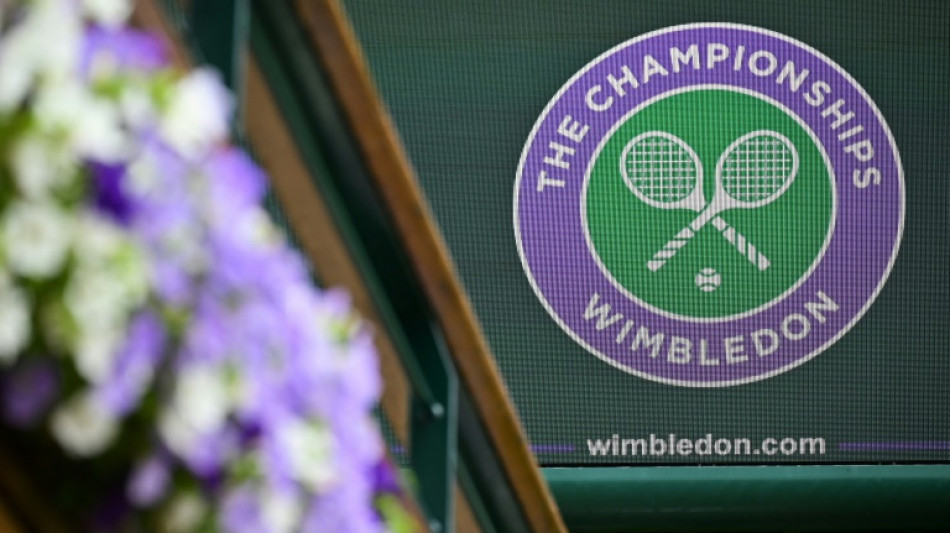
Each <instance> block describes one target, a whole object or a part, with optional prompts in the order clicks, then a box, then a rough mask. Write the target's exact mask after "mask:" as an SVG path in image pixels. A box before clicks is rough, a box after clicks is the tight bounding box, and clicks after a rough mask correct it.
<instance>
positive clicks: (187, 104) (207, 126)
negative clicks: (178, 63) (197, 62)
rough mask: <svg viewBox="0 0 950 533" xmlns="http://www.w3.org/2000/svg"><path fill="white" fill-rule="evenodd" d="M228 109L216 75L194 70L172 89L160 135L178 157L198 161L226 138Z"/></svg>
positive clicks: (228, 98) (228, 99)
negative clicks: (177, 152)
mask: <svg viewBox="0 0 950 533" xmlns="http://www.w3.org/2000/svg"><path fill="white" fill-rule="evenodd" d="M231 108H232V100H231V95H230V94H229V93H228V91H227V89H226V88H225V87H224V85H222V84H221V80H220V77H219V76H218V75H217V73H215V72H213V71H210V70H206V69H199V70H195V71H193V72H191V74H189V75H188V76H186V77H185V78H183V79H182V80H181V81H179V82H178V85H177V86H176V87H175V89H174V92H173V93H172V97H171V102H170V103H169V106H168V108H167V109H166V110H165V113H164V114H163V116H162V120H161V123H160V132H161V134H162V136H163V137H164V138H165V141H166V142H168V144H170V145H171V146H172V147H173V148H175V149H176V150H178V151H179V152H180V153H181V154H182V155H184V156H185V157H188V158H192V159H195V158H198V157H200V156H201V155H203V154H204V153H206V152H207V151H208V150H209V149H210V148H211V147H212V146H214V145H215V144H216V143H218V142H220V141H222V140H224V138H225V137H226V136H227V134H228V119H229V118H230V114H231Z"/></svg>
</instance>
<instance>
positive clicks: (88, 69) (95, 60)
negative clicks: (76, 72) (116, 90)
mask: <svg viewBox="0 0 950 533" xmlns="http://www.w3.org/2000/svg"><path fill="white" fill-rule="evenodd" d="M100 65H105V66H107V67H112V68H117V69H119V70H134V71H139V72H152V71H154V70H157V69H160V68H163V67H165V66H166V65H168V54H167V52H166V50H165V46H164V44H163V43H162V41H161V40H160V39H158V38H157V37H156V36H154V35H150V34H148V33H144V32H140V31H135V30H130V29H119V30H113V29H107V28H101V27H92V28H90V29H89V30H88V31H87V32H86V38H85V42H84V43H83V51H82V59H81V63H80V69H81V72H82V73H83V75H84V76H87V77H88V76H90V75H93V76H94V75H95V70H96V69H97V68H101V67H100Z"/></svg>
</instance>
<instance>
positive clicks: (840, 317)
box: [515, 23, 904, 386]
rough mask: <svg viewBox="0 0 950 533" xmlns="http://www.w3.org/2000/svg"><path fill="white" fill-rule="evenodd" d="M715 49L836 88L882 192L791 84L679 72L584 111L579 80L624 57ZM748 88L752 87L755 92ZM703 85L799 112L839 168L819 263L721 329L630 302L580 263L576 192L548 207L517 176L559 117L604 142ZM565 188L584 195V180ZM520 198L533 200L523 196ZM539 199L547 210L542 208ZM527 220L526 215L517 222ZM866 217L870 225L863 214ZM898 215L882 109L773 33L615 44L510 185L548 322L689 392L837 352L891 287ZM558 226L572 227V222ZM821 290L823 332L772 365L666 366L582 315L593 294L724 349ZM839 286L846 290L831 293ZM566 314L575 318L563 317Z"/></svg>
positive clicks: (672, 35)
mask: <svg viewBox="0 0 950 533" xmlns="http://www.w3.org/2000/svg"><path fill="white" fill-rule="evenodd" d="M711 42H718V43H723V44H726V45H727V46H729V47H730V50H735V49H736V47H737V46H738V45H740V44H742V45H746V46H747V48H750V50H749V52H750V53H751V51H752V50H751V46H755V47H756V49H766V50H769V51H771V52H773V53H774V54H775V55H776V56H777V57H778V58H779V65H782V64H784V60H786V59H792V60H794V61H795V63H796V66H798V67H799V69H801V68H808V69H809V71H810V75H809V80H811V81H813V80H817V79H821V80H824V81H826V82H828V83H829V85H831V87H832V93H831V94H832V96H833V97H835V98H844V99H845V101H846V102H847V105H848V106H849V107H848V108H849V109H850V110H853V111H854V112H855V115H856V117H857V118H858V122H860V123H861V124H863V125H864V126H865V128H866V130H867V134H868V137H869V138H870V139H871V141H872V143H873V144H874V146H875V147H876V154H875V158H879V159H876V161H875V163H876V166H878V167H879V168H881V169H882V174H883V177H882V182H881V185H880V186H878V187H875V190H876V191H877V194H875V195H870V194H862V193H866V192H867V190H859V189H856V188H854V187H852V186H851V185H850V179H851V172H850V170H851V166H850V165H849V160H848V157H850V156H848V155H847V154H846V153H844V151H843V146H844V145H843V144H842V143H838V142H837V140H836V139H835V138H834V136H833V134H832V133H831V131H830V130H828V129H827V128H824V127H822V126H823V119H822V118H821V117H820V115H819V111H820V108H814V107H810V106H808V105H807V103H806V102H805V101H804V100H803V99H802V98H801V95H802V94H803V93H802V92H798V93H791V92H788V90H787V87H786V86H784V85H778V84H776V83H774V81H772V80H771V79H769V78H754V77H751V76H750V75H749V74H748V73H747V72H744V71H742V72H739V73H736V72H735V71H733V70H732V69H723V68H720V69H717V70H712V71H709V70H705V69H700V70H699V71H692V70H683V71H682V72H680V73H678V74H675V75H671V76H669V77H659V76H658V77H655V78H653V79H651V80H650V83H649V84H646V85H641V86H640V88H639V89H638V92H637V94H636V95H633V94H628V96H627V97H626V99H625V100H623V99H618V100H617V101H616V102H615V105H614V106H613V107H612V108H611V109H610V110H608V111H605V112H603V113H602V114H595V113H594V112H593V111H591V110H589V109H587V108H586V107H585V106H584V105H583V103H582V102H583V93H584V92H585V91H586V89H587V88H588V87H589V84H585V83H583V82H584V81H585V80H586V79H588V78H593V79H594V80H595V82H601V81H602V80H604V78H605V76H606V74H607V73H617V72H618V71H619V65H620V64H626V63H629V64H634V65H635V64H636V63H637V62H628V61H627V60H626V59H627V58H628V57H632V58H635V59H639V58H640V57H641V56H642V55H644V54H647V53H649V54H651V55H653V56H654V57H664V56H665V55H666V54H664V52H666V53H668V51H669V48H670V47H672V46H678V47H680V49H681V50H685V49H686V47H687V46H689V45H690V44H698V45H699V46H700V47H701V49H705V46H706V45H707V44H709V43H711ZM750 80H751V81H753V82H755V83H752V84H750V83H749V81H750ZM806 83H807V82H806ZM706 84H719V85H727V86H734V87H740V88H745V89H750V90H753V91H756V92H759V93H761V94H763V95H765V96H767V97H769V98H771V99H773V100H776V101H779V102H781V103H782V104H783V105H785V106H786V107H788V108H789V109H791V110H792V111H793V112H794V113H796V114H797V115H798V116H799V117H800V118H801V119H802V120H803V121H804V122H805V123H806V124H808V125H809V127H811V129H812V130H813V131H815V133H816V134H817V135H818V137H819V138H820V139H821V141H822V144H823V145H824V146H825V149H826V151H827V152H828V155H829V158H830V160H831V161H832V165H833V167H834V168H835V173H836V176H837V180H838V198H839V208H838V209H839V211H838V216H837V218H838V227H837V228H836V230H835V235H834V236H833V237H832V240H831V242H830V243H829V247H828V250H827V253H826V255H825V258H824V260H823V261H822V262H821V264H819V265H818V267H817V268H816V269H815V271H814V272H813V273H812V274H811V276H810V277H809V278H808V279H807V280H806V281H805V282H804V283H803V284H802V285H801V286H800V287H799V289H798V290H797V291H795V292H794V293H792V294H790V295H788V296H787V297H786V299H785V301H783V302H781V303H780V304H779V305H775V306H773V307H771V308H770V309H767V310H765V311H762V312H760V313H758V314H755V315H752V316H748V317H744V318H740V319H737V320H735V321H733V322H730V323H717V324H697V323H686V322H684V321H682V320H677V319H673V318H668V317H663V316H660V315H655V314H653V313H651V312H649V311H648V310H646V309H644V308H642V307H640V306H638V305H637V304H635V303H634V302H631V301H630V300H628V299H627V298H626V297H625V296H623V295H622V294H620V293H619V291H617V289H616V288H614V287H613V286H612V285H611V284H610V282H609V280H607V279H606V278H605V277H604V276H603V275H602V274H601V273H600V271H599V269H598V267H597V266H596V262H595V261H594V260H593V259H592V258H591V257H590V255H589V254H588V253H586V250H585V253H584V254H579V252H580V251H581V250H580V249H579V248H578V243H584V242H585V241H584V238H583V235H582V233H583V230H582V227H581V223H580V216H579V209H580V205H579V204H580V203H579V202H578V201H573V199H574V198H575V194H573V192H572V194H562V195H559V197H560V198H559V200H556V201H553V202H552V201H551V198H552V196H553V195H549V196H546V197H545V196H544V195H542V194H530V192H531V191H533V189H532V187H531V185H533V181H529V180H523V179H522V178H523V177H524V176H530V177H533V176H535V175H536V174H537V172H538V171H539V170H540V167H541V159H542V158H543V156H544V155H545V152H544V150H543V148H544V147H546V143H541V142H538V139H549V138H553V136H554V135H555V131H556V128H557V126H558V124H559V123H560V120H561V119H562V118H563V116H564V115H565V114H569V115H571V116H572V117H573V118H574V119H575V120H579V121H581V122H582V123H586V124H589V125H590V126H591V131H590V133H588V138H587V139H599V137H600V136H601V135H602V134H603V133H604V132H606V131H608V130H609V129H610V127H611V126H612V125H613V124H614V123H615V122H616V121H617V120H619V117H622V116H623V115H624V114H625V113H626V112H627V111H628V110H629V109H632V108H633V107H635V106H636V105H638V103H639V102H642V101H645V100H648V99H650V98H653V97H655V96H657V95H660V94H663V93H666V92H669V91H671V90H675V89H677V88H681V87H687V86H692V85H706ZM617 103H619V104H620V105H616V104H617ZM822 107H823V106H822ZM597 144H599V141H598V140H585V142H584V143H582V144H580V145H577V153H575V154H574V156H573V160H574V161H578V162H584V161H587V160H588V159H589V158H590V156H591V154H592V152H593V150H594V149H595V147H596V145H597ZM882 147H889V148H890V150H886V149H884V150H882ZM575 168H579V169H581V168H583V169H586V164H585V165H581V164H578V165H577V166H576V167H575ZM581 172H583V170H581ZM569 182H570V185H569V186H571V185H573V188H574V189H576V192H577V196H578V197H579V194H580V190H581V184H582V183H583V179H582V178H580V179H575V180H573V181H572V180H569ZM522 189H524V190H525V192H528V194H521V192H522ZM895 197H899V199H900V202H899V204H900V205H899V208H898V209H894V205H893V203H894V198H895ZM545 201H546V202H548V204H549V205H545V204H543V203H542V202H545ZM570 204H573V206H572V205H570ZM552 205H553V207H552ZM525 213H527V214H528V215H525V216H522V215H523V214H525ZM867 213H873V214H874V215H875V216H873V217H867V216H864V215H867ZM538 214H541V215H542V216H538ZM545 214H547V216H544V215H545ZM903 214H904V185H903V171H902V167H901V164H900V159H899V154H898V152H897V148H896V145H895V143H894V140H893V136H892V135H891V133H890V131H889V129H888V128H887V125H886V123H885V122H884V120H883V117H882V116H881V114H880V112H879V110H878V109H877V107H876V106H875V105H874V103H873V101H871V99H870V98H869V97H868V96H867V94H866V93H865V92H864V90H863V89H862V88H861V87H860V86H859V85H858V84H857V82H856V81H855V80H854V79H853V78H851V77H850V76H849V75H848V74H847V73H846V72H844V71H843V70H842V69H841V68H840V67H839V66H838V65H836V64H835V63H834V62H833V61H831V60H830V59H828V58H827V57H825V56H824V55H822V54H821V53H819V52H817V51H815V50H814V49H812V48H810V47H808V46H807V45H804V44H803V43H800V42H798V41H795V40H793V39H791V38H789V37H786V36H784V35H780V34H777V33H774V32H770V31H768V30H763V29H760V28H754V27H750V26H741V25H736V24H715V23H714V24H694V25H686V26H676V27H671V28H665V29H662V30H658V31H656V32H652V33H649V34H646V35H644V36H640V37H637V38H634V39H632V40H630V41H627V42H625V43H622V44H620V45H618V46H617V47H614V48H613V49H611V50H609V51H607V52H606V53H604V54H602V55H601V56H600V57H598V58H597V59H595V60H594V61H592V62H590V63H589V64H588V65H587V66H586V67H585V68H584V69H582V70H581V71H580V72H579V73H578V74H576V75H575V76H574V77H573V78H572V79H571V80H570V81H568V83H567V84H565V85H564V87H562V89H561V90H560V91H559V92H558V94H557V95H556V96H555V97H554V99H552V101H551V102H550V103H549V104H548V106H547V107H546V108H545V110H544V112H543V113H542V115H541V117H540V118H539V119H538V122H537V123H536V124H535V127H534V129H533V130H532V133H531V136H530V138H529V141H528V143H527V144H526V147H525V150H524V152H523V154H522V159H521V163H520V164H519V170H518V179H517V182H516V186H515V234H516V239H517V241H518V248H519V253H520V254H521V259H522V265H523V266H524V268H525V272H526V273H527V275H528V276H529V279H530V280H531V282H532V286H533V288H534V289H535V292H536V293H537V295H538V297H539V298H540V299H541V301H542V302H543V303H544V305H545V308H546V309H547V310H548V312H549V313H550V314H551V315H552V317H554V318H555V320H556V321H557V322H558V324H559V325H560V326H561V327H562V328H563V329H564V330H565V331H566V332H567V333H568V334H569V335H570V336H571V337H572V338H574V339H575V340H576V341H577V342H579V343H580V344H581V345H582V346H584V347H585V348H586V349H587V350H588V351H591V352H592V353H594V354H595V355H597V356H598V357H601V358H602V359H604V360H605V361H607V362H610V363H611V364H614V366H618V367H619V368H621V369H623V370H625V371H628V372H630V373H633V374H636V375H640V376H641V377H645V378H648V379H653V380H656V381H661V382H665V383H671V384H677V385H685V386H723V385H733V384H738V383H745V382H750V381H755V380H759V379H763V378H765V377H769V376H771V375H774V374H777V373H780V372H783V371H785V370H788V369H790V368H792V367H794V366H797V365H798V364H801V363H803V362H804V361H806V360H808V359H810V358H811V357H814V356H815V355H817V354H818V353H820V352H821V351H823V350H824V349H826V348H827V347H828V346H830V345H831V344H832V343H834V342H835V341H836V340H837V339H838V338H840V337H841V336H842V335H843V334H844V333H846V332H847V330H848V329H850V327H851V326H852V325H853V324H854V323H855V322H856V321H857V320H858V319H859V318H860V317H861V315H863V313H864V312H865V311H866V310H867V307H868V306H869V305H870V303H871V302H872V301H873V299H874V298H875V297H876V296H877V293H878V292H879V291H880V289H881V288H882V286H883V284H884V282H885V281H886V278H887V275H888V274H889V273H890V270H891V267H892V266H893V262H894V259H895V258H896V254H897V250H898V247H899V243H900V238H901V234H902V231H903ZM564 220H574V221H577V223H576V224H573V225H567V224H564ZM578 232H580V239H578ZM585 248H586V246H585ZM571 254H574V255H571ZM565 258H570V259H565ZM856 258H860V259H861V260H863V261H864V265H863V266H862V268H857V269H855V268H847V267H848V266H849V263H852V262H853V261H854V260H855V259H856ZM828 287H834V288H835V290H834V291H832V292H833V294H831V295H832V297H833V298H834V299H835V300H836V301H837V302H838V303H839V305H840V306H841V310H840V311H839V312H838V313H834V314H833V315H830V316H829V317H828V322H826V323H825V324H822V325H821V331H820V332H819V331H818V330H817V329H816V330H814V331H813V332H812V334H810V335H809V336H808V337H806V338H805V339H803V340H801V341H797V342H794V343H791V344H790V341H786V342H785V343H783V345H784V346H785V347H789V346H790V347H791V349H787V350H785V349H783V350H781V351H780V352H777V353H775V354H773V355H772V356H769V357H768V358H750V360H749V361H748V362H746V363H743V364H739V365H730V366H724V365H722V364H720V366H718V367H704V368H700V367H698V366H697V365H684V366H677V365H673V364H670V363H667V362H665V361H664V359H663V358H661V357H658V358H657V359H652V358H648V357H644V356H643V355H641V354H638V353H634V352H631V351H629V350H628V349H627V348H626V347H624V346H618V345H616V344H614V343H613V341H612V336H611V335H609V334H606V335H605V334H603V333H600V334H599V335H598V332H596V331H594V330H593V328H592V327H591V325H590V323H585V322H584V321H583V320H582V319H581V318H580V317H581V315H582V313H583V310H584V308H586V305H587V303H588V301H589V299H590V295H591V294H592V293H593V292H597V293H598V294H600V295H601V296H602V297H603V298H604V299H605V301H608V302H610V303H611V305H612V306H613V307H614V308H615V309H616V310H617V311H620V312H622V313H623V314H624V316H625V317H628V318H631V319H633V320H634V321H635V323H638V324H644V325H647V326H648V327H651V331H652V330H654V329H655V330H657V331H664V332H666V333H667V334H668V335H670V334H673V335H680V336H684V337H688V338H696V337H700V336H701V337H702V338H706V339H708V340H709V342H710V344H711V345H715V344H719V345H721V342H722V340H723V339H724V338H725V337H728V336H732V335H735V334H736V333H737V332H740V331H746V332H751V331H753V330H754V329H758V327H772V328H773V329H775V328H776V327H777V325H778V323H779V322H780V321H781V318H783V316H784V315H786V314H787V313H788V312H789V311H788V308H789V307H792V308H795V309H801V308H802V307H803V304H804V301H806V300H808V299H810V298H813V297H814V294H815V292H816V291H817V290H825V292H829V290H830V289H829V288H828ZM845 287H846V288H847V292H840V291H839V290H838V289H839V288H845ZM562 316H567V317H573V318H568V319H566V320H565V319H562Z"/></svg>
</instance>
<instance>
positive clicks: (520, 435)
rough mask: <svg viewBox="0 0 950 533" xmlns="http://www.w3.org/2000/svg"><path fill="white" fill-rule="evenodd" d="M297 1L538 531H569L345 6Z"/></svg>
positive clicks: (464, 377)
mask: <svg viewBox="0 0 950 533" xmlns="http://www.w3.org/2000/svg"><path fill="white" fill-rule="evenodd" d="M295 7H296V10H297V15H298V17H299V19H300V20H301V22H302V24H303V26H304V28H305V30H306V31H307V33H308V37H309V39H310V41H311V43H312V44H313V48H314V49H315V51H316V53H317V56H318V58H319V59H320V61H321V62H322V64H323V67H324V69H325V71H326V72H327V75H328V77H329V79H330V84H331V86H332V87H333V90H334V92H335V93H336V96H337V98H338V101H339V102H340V104H341V106H342V109H343V111H344V114H345V116H346V117H347V119H348V121H349V125H350V127H351V129H352V131H353V133H354V136H355V137H356V139H357V142H358V144H359V146H360V149H361V151H362V154H363V157H364V159H365V161H366V162H367V164H368V167H369V170H370V174H371V175H372V177H373V179H374V181H375V185H376V188H377V189H378V190H379V191H380V193H381V195H382V198H383V200H384V202H385V204H386V207H387V209H388V210H389V214H390V215H391V217H392V219H393V222H394V224H395V227H396V230H397V232H398V234H399V236H400V238H401V240H402V244H403V246H404V247H405V249H406V250H407V252H408V255H409V258H410V261H411V263H412V265H413V268H414V269H415V272H416V275H417V276H418V278H419V279H420V282H421V283H422V286H423V289H424V291H425V293H426V296H427V298H428V299H429V303H430V304H431V305H432V307H433V309H434V311H435V313H436V315H437V318H438V320H439V322H440V325H441V327H442V331H443V333H444V334H445V337H446V341H447V343H448V345H449V349H450V351H451V353H452V357H453V359H454V361H455V365H456V367H457V369H458V372H459V375H460V376H461V378H462V381H463V383H465V385H466V386H467V388H468V390H469V392H470V394H471V395H472V397H473V399H474V401H475V404H476V407H477V409H478V411H479V414H480V416H481V419H482V422H483V424H484V425H485V426H486V428H487V429H488V433H489V436H490V438H491V440H492V442H493V444H494V446H495V448H496V450H497V453H498V454H499V456H500V458H501V463H502V464H503V465H504V468H505V470H506V472H507V473H508V476H509V479H510V481H511V484H512V488H513V490H514V492H515V494H516V496H517V498H518V499H519V503H520V505H521V507H522V509H523V510H524V512H525V515H526V517H527V519H528V522H529V524H530V525H531V528H532V530H533V531H535V532H536V533H555V532H563V531H566V530H565V528H564V524H563V522H562V520H561V517H560V514H559V513H558V509H557V505H556V504H555V502H554V499H553V498H552V496H551V494H550V492H549V491H548V488H547V485H546V484H545V482H544V479H543V478H542V476H541V471H540V469H539V468H538V465H537V463H536V461H535V459H534V456H533V454H532V453H531V451H530V449H529V447H528V441H527V438H526V437H525V434H524V431H523V430H522V428H521V426H520V424H519V422H518V419H517V416H516V414H515V410H514V407H513V406H512V403H511V401H510V399H509V397H508V393H507V389H506V388H505V385H504V383H503V381H502V379H501V375H500V374H499V372H498V370H497V368H496V367H495V364H494V360H493V358H492V356H491V352H490V349H489V347H488V344H487V342H486V341H485V338H484V336H483V334H482V332H481V329H480V327H479V325H478V322H477V320H476V318H475V315H474V312H473V311H472V308H471V305H470V303H469V302H468V299H467V298H466V296H465V293H464V291H463V289H462V287H461V285H460V283H459V281H458V279H457V278H456V276H455V269H454V266H453V264H452V262H451V259H450V256H449V253H448V251H447V249H446V247H445V244H444V243H443V241H442V237H441V235H440V233H439V231H438V230H437V228H436V227H435V225H434V223H433V218H432V216H431V214H430V213H429V208H428V206H427V204H426V202H425V200H424V197H423V195H422V192H421V191H420V189H419V186H418V184H417V182H416V179H415V172H414V170H413V169H412V166H411V164H410V162H409V159H408V157H407V156H406V153H405V150H404V149H403V147H402V143H401V141H400V140H399V137H398V135H397V134H396V129H395V127H394V125H393V123H392V120H391V118H390V117H389V114H388V112H387V111H386V109H385V108H384V106H383V104H382V101H381V99H380V97H379V95H378V93H377V92H376V88H375V85H374V84H373V82H372V79H371V76H370V74H369V70H368V68H367V66H366V63H365V60H364V57H363V54H362V50H361V48H360V46H359V43H358V42H357V39H356V37H355V34H354V33H353V30H352V28H351V27H350V24H349V21H348V19H347V18H346V15H345V13H344V12H343V8H342V6H341V5H340V3H339V1H338V0H295Z"/></svg>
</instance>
